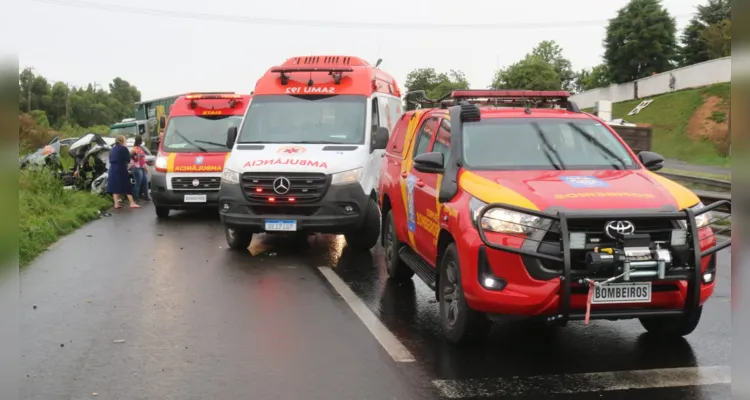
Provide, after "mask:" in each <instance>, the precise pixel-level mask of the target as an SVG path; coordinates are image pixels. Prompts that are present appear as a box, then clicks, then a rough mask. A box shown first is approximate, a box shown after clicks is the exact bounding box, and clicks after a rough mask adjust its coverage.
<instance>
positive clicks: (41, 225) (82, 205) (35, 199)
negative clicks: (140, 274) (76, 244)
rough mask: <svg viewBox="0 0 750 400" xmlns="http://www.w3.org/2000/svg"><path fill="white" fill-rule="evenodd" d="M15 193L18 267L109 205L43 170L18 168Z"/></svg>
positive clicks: (98, 214)
mask: <svg viewBox="0 0 750 400" xmlns="http://www.w3.org/2000/svg"><path fill="white" fill-rule="evenodd" d="M18 196H19V197H18V200H19V243H18V244H19V246H18V252H19V262H20V265H21V267H24V266H27V265H28V264H29V263H31V261H33V260H34V259H35V258H36V257H37V256H38V255H39V254H41V253H43V252H44V251H46V249H47V248H48V247H49V246H50V245H51V244H53V243H55V242H56V241H57V240H59V239H60V238H61V237H63V236H65V235H67V234H69V233H71V232H73V231H74V230H76V229H77V228H79V227H81V226H82V225H83V224H85V223H86V222H89V221H91V220H94V219H97V218H99V216H100V211H102V210H106V209H108V208H109V207H110V206H111V205H112V201H111V200H110V199H107V198H103V197H100V196H97V195H94V194H92V193H90V192H83V191H75V190H66V189H63V185H62V182H60V181H59V180H58V179H56V178H55V176H53V175H52V174H50V173H49V172H48V171H44V170H42V171H27V170H24V171H21V172H20V177H19V194H18Z"/></svg>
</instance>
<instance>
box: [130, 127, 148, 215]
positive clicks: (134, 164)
mask: <svg viewBox="0 0 750 400" xmlns="http://www.w3.org/2000/svg"><path fill="white" fill-rule="evenodd" d="M142 144H143V138H141V137H140V136H136V137H135V142H134V144H133V150H132V151H131V161H130V169H131V171H133V178H134V179H135V184H134V186H133V198H135V201H136V202H138V201H139V200H140V198H141V195H142V196H143V200H146V201H148V200H151V199H149V197H148V173H147V172H146V152H145V151H143V148H142V147H141V145H142Z"/></svg>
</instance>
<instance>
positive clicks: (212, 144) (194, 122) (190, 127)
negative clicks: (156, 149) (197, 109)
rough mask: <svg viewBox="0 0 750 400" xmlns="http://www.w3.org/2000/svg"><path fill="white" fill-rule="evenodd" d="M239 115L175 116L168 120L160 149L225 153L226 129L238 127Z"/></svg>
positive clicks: (240, 117) (240, 119)
mask: <svg viewBox="0 0 750 400" xmlns="http://www.w3.org/2000/svg"><path fill="white" fill-rule="evenodd" d="M240 121H242V116H240V115H218V116H217V115H211V116H197V115H187V116H176V117H172V118H170V119H169V121H168V122H167V128H166V130H165V131H164V138H163V143H162V149H164V150H165V151H168V152H176V153H179V152H183V153H187V152H196V151H199V152H207V151H209V152H210V151H227V146H226V143H227V129H229V127H232V126H234V127H239V125H240Z"/></svg>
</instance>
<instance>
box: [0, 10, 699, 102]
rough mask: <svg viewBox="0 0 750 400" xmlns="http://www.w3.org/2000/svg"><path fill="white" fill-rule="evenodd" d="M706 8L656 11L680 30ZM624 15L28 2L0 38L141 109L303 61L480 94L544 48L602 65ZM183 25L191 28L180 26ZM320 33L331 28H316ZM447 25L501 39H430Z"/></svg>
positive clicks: (446, 32)
mask: <svg viewBox="0 0 750 400" xmlns="http://www.w3.org/2000/svg"><path fill="white" fill-rule="evenodd" d="M704 2H705V0H663V4H664V5H665V6H666V7H667V8H668V9H669V11H670V13H671V14H672V15H673V16H674V17H676V18H677V23H678V28H682V27H683V26H684V25H685V24H686V23H687V22H688V20H689V19H690V17H691V15H692V14H693V12H694V10H695V6H696V5H698V4H703V3H704ZM91 3H95V4H100V5H103V8H106V10H102V9H97V8H93V7H91V6H90V4H91ZM626 3H627V0H568V1H561V0H518V1H510V0H502V1H501V0H464V1H456V0H451V1H448V0H409V1H406V0H400V1H399V0H379V1H375V2H365V1H363V0H348V1H347V0H326V1H314V0H285V1H283V2H281V1H270V0H267V1H253V0H200V1H199V0H151V1H147V0H128V1H127V2H125V1H120V2H116V1H113V0H81V1H77V0H23V1H22V2H21V5H20V6H16V10H17V11H20V12H18V13H17V14H15V15H16V16H19V17H18V18H15V19H14V20H11V21H9V23H8V22H5V21H4V23H3V24H2V25H1V26H0V32H1V33H2V37H5V38H7V37H15V38H17V41H16V43H17V45H16V48H15V49H12V48H11V49H10V50H15V52H16V53H17V54H18V55H19V63H20V66H21V68H23V67H25V66H33V67H35V71H36V72H37V73H39V74H42V75H44V76H45V77H47V78H48V79H51V80H60V81H67V82H69V83H70V84H73V85H84V84H87V83H89V82H97V83H99V84H100V85H102V86H103V87H106V86H105V85H106V84H107V83H109V82H110V81H111V80H112V79H113V78H114V77H118V76H119V77H121V78H123V79H125V80H127V81H129V82H130V83H131V84H134V85H136V86H137V87H138V89H140V91H141V93H142V95H143V99H144V100H147V99H152V98H156V97H163V96H169V95H172V94H178V93H184V92H189V91H209V90H227V91H235V92H246V93H249V92H251V91H252V90H253V87H254V85H255V82H256V80H257V79H258V78H259V77H260V76H261V75H262V74H263V73H264V72H265V71H266V70H267V69H268V68H269V67H270V66H272V65H278V64H280V63H282V62H283V61H284V60H285V59H287V58H289V57H292V56H297V55H309V54H321V55H322V54H339V55H354V56H359V57H362V58H365V59H368V60H370V62H372V63H374V62H375V61H376V60H377V59H378V58H382V59H383V60H384V61H383V63H382V65H381V68H382V69H383V70H385V71H387V72H389V73H391V74H392V75H394V76H395V78H396V79H397V81H398V82H399V84H401V85H402V87H403V83H404V80H405V78H406V75H407V74H408V73H409V71H411V70H412V69H414V68H418V67H425V66H431V67H434V68H435V69H437V70H438V71H448V70H449V69H459V70H462V71H464V72H465V73H466V75H467V77H468V79H469V82H470V83H471V85H472V87H475V88H484V87H486V86H487V85H489V84H490V82H491V80H492V76H493V73H494V71H495V70H496V69H497V68H498V67H502V66H504V65H508V64H511V63H513V62H516V61H518V60H519V59H520V58H522V57H523V56H524V55H525V54H526V53H527V52H529V51H530V50H531V49H532V48H533V47H534V46H535V45H536V44H537V43H538V42H540V41H542V40H555V41H556V42H557V43H558V44H560V45H561V46H562V47H563V51H564V54H565V56H566V57H567V58H568V59H570V60H571V62H572V63H573V67H574V68H575V69H576V70H578V69H581V68H588V67H591V66H593V65H596V64H598V63H599V62H600V60H601V56H602V53H603V47H602V40H603V38H604V32H605V27H606V24H607V19H609V18H612V17H613V16H615V15H616V11H617V9H619V8H621V7H622V6H624V5H625V4H626ZM74 4H78V5H82V6H81V7H73V6H72V5H74ZM118 4H119V5H121V6H124V7H126V8H136V9H141V10H143V9H147V10H148V9H151V10H162V11H158V12H154V13H153V14H155V15H147V14H144V13H135V12H132V11H126V10H122V9H117V7H118V6H117V5H118ZM113 10H114V11H113ZM185 14H190V15H192V16H195V18H181V17H178V16H179V15H185ZM7 16H9V15H8V14H6V17H7ZM201 16H203V17H202V19H199V17H201ZM263 18H267V19H274V20H279V19H281V20H296V21H300V20H302V21H316V24H317V25H318V26H299V25H295V24H294V23H289V24H284V25H281V24H278V23H274V24H259V23H257V19H263ZM3 19H6V18H3ZM254 19H255V21H253V20H254ZM232 20H234V21H235V22H233V21H232ZM326 21H328V22H330V25H328V26H326V24H325V23H320V22H326ZM342 24H343V25H344V26H343V27H342ZM360 24H361V25H360ZM385 24H391V25H393V24H395V25H397V27H393V26H390V27H389V26H383V25H385ZM413 24H419V25H421V26H417V27H414V26H413ZM446 24H447V25H451V24H453V25H456V24H459V25H460V24H463V25H464V26H468V25H473V24H477V25H480V24H485V26H486V24H496V25H497V27H494V28H492V29H486V28H483V29H468V28H466V27H464V28H461V29H459V28H460V27H459V28H456V27H455V26H454V27H450V26H448V27H443V28H439V27H435V26H440V25H446ZM425 25H428V26H425ZM404 26H410V27H411V28H412V29H404V28H403V27H404ZM540 26H546V27H542V28H540ZM6 47H7V44H6Z"/></svg>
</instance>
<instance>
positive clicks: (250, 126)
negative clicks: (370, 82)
mask: <svg viewBox="0 0 750 400" xmlns="http://www.w3.org/2000/svg"><path fill="white" fill-rule="evenodd" d="M366 110H367V98H366V97H365V96H355V95H334V96H325V95H323V96H321V95H313V96H292V95H278V96H275V95H274V96H272V95H268V96H256V97H255V98H253V101H252V102H251V103H250V109H249V110H248V112H247V117H246V118H245V123H244V124H243V125H242V132H240V135H239V138H238V142H239V143H332V144H364V142H365V116H366V114H367V113H366Z"/></svg>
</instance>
